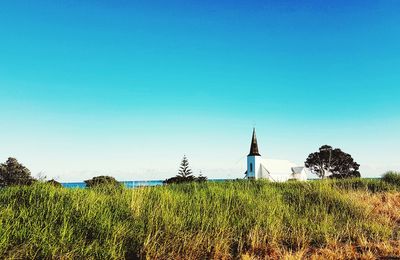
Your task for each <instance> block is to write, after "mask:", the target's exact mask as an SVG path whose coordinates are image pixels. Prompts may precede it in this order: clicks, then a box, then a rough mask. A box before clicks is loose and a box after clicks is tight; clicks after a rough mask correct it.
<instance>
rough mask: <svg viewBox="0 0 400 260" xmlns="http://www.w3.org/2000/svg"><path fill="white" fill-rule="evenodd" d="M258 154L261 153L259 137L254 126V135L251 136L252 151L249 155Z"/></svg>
mask: <svg viewBox="0 0 400 260" xmlns="http://www.w3.org/2000/svg"><path fill="white" fill-rule="evenodd" d="M252 155H258V156H261V154H260V153H259V152H258V145H257V137H256V129H255V128H253V137H252V138H251V145H250V153H249V155H248V156H252Z"/></svg>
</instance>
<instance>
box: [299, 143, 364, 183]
mask: <svg viewBox="0 0 400 260" xmlns="http://www.w3.org/2000/svg"><path fill="white" fill-rule="evenodd" d="M305 166H306V167H307V168H309V169H310V170H311V172H313V173H315V174H316V175H317V176H318V177H320V178H322V179H323V178H325V177H327V176H328V175H329V176H328V177H329V178H337V179H343V178H354V177H360V172H359V171H358V169H359V167H360V165H359V164H358V163H356V162H355V161H354V160H353V158H352V157H351V155H350V154H347V153H345V152H343V151H342V150H340V149H338V148H336V149H333V148H332V146H329V145H323V146H321V147H320V148H319V151H318V152H315V153H312V154H310V155H309V156H308V158H307V160H306V161H305Z"/></svg>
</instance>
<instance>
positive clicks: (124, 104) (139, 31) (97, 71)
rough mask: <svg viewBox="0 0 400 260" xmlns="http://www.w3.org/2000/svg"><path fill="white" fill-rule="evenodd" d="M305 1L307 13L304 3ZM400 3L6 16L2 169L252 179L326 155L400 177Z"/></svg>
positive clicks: (49, 10) (1, 17) (118, 4)
mask: <svg viewBox="0 0 400 260" xmlns="http://www.w3.org/2000/svg"><path fill="white" fill-rule="evenodd" d="M301 2H302V3H301ZM399 12H400V2H399V1H395V0H393V1H368V0H366V1H365V0H364V1H295V0H293V1H209V0H203V1H118V0H116V1H73V0H68V1H67V0H66V1H8V2H7V3H5V2H3V3H1V4H0V116H1V120H0V129H1V131H0V160H1V161H5V160H6V159H7V157H8V156H14V157H17V159H19V160H20V161H21V162H22V163H24V164H25V165H26V166H28V167H29V168H30V169H31V170H32V172H33V174H37V173H38V172H40V171H43V172H44V174H46V175H47V176H48V177H55V178H58V179H59V180H61V181H75V180H77V181H79V180H83V179H85V178H89V177H91V176H93V175H96V174H110V175H114V176H116V177H117V178H118V179H125V180H132V179H158V178H165V177H168V176H171V175H173V174H175V171H176V169H177V167H178V164H179V162H180V160H181V157H182V156H183V154H186V155H188V157H189V161H190V162H191V164H192V166H193V168H194V170H195V172H196V173H197V172H199V171H200V170H201V171H202V172H203V173H204V174H205V175H208V176H209V177H242V176H243V175H242V174H243V172H244V170H245V169H244V168H245V165H244V163H242V161H243V157H244V156H245V155H246V154H247V152H248V149H249V145H250V137H251V131H252V127H253V125H254V124H255V125H256V127H257V134H258V138H259V145H260V150H261V153H262V155H263V156H264V157H267V158H276V159H287V160H290V161H293V162H295V163H298V164H302V163H303V162H304V160H305V158H306V157H307V155H308V154H309V153H311V152H313V151H316V150H317V148H318V147H319V146H321V145H323V144H330V145H332V146H334V147H339V148H342V149H343V150H344V151H345V152H348V153H350V154H352V155H353V157H354V159H355V160H356V161H358V162H359V163H360V164H361V166H362V168H361V170H362V174H363V175H364V176H379V175H380V174H382V173H383V172H384V171H385V170H390V169H394V170H400V161H399V156H398V154H399V149H400V136H399V133H400V106H399V95H400V26H399V25H400V16H399Z"/></svg>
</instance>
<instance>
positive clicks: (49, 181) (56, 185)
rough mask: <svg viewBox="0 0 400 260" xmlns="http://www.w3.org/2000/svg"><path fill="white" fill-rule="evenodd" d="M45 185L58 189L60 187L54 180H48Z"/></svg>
mask: <svg viewBox="0 0 400 260" xmlns="http://www.w3.org/2000/svg"><path fill="white" fill-rule="evenodd" d="M46 183H48V184H50V185H53V186H54V187H58V188H61V187H62V185H61V183H59V182H58V181H56V180H54V179H51V180H48V181H46Z"/></svg>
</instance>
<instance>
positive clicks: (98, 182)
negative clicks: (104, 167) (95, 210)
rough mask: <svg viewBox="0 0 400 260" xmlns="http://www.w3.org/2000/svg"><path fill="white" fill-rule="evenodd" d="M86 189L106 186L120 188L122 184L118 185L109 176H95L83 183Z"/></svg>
mask: <svg viewBox="0 0 400 260" xmlns="http://www.w3.org/2000/svg"><path fill="white" fill-rule="evenodd" d="M85 184H86V187H88V188H97V187H101V186H107V187H110V186H111V187H112V186H114V187H121V186H122V184H121V183H119V182H118V181H117V180H116V179H115V178H114V177H111V176H97V177H93V178H92V179H90V180H86V181H85Z"/></svg>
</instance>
